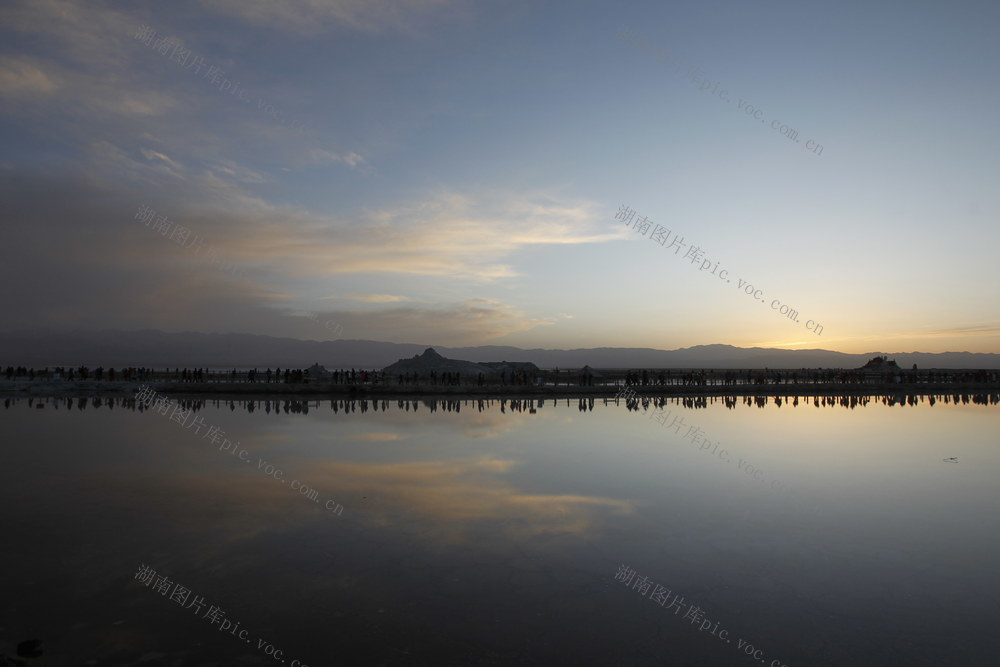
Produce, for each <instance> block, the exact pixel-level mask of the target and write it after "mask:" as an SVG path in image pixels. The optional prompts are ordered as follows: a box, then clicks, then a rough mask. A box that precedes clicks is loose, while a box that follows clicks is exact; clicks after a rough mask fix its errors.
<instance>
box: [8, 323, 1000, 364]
mask: <svg viewBox="0 0 1000 667" xmlns="http://www.w3.org/2000/svg"><path fill="white" fill-rule="evenodd" d="M427 347H428V346H427V345H425V344H416V343H412V344H411V343H385V342H380V341H370V340H337V341H326V342H319V341H313V340H298V339H294V338H275V337H272V336H258V335H253V334H214V333H165V332H163V331H157V330H144V331H103V332H94V331H87V332H84V331H80V332H58V333H56V332H23V333H0V366H3V367H6V366H8V365H25V366H35V367H40V366H41V367H44V366H79V365H81V364H82V365H87V366H99V365H103V366H116V367H120V366H154V367H157V368H163V367H168V366H169V367H171V368H172V367H176V366H188V367H194V366H206V367H213V368H226V367H234V366H235V367H237V368H244V367H252V366H257V367H259V368H267V367H275V366H281V367H283V368H284V367H293V368H305V367H307V366H311V365H312V364H314V363H316V362H318V363H320V364H323V365H324V366H326V367H327V368H352V367H353V368H383V367H385V366H388V365H389V364H392V363H394V362H396V361H398V360H399V359H407V358H410V357H413V356H414V355H418V354H421V353H423V351H424V350H425V349H427ZM434 348H435V349H436V350H437V351H438V352H440V353H441V354H442V355H443V356H446V357H448V358H449V359H461V360H464V361H472V362H477V363H478V362H485V361H504V360H505V361H530V362H533V363H535V364H537V365H538V366H539V367H540V368H554V367H559V368H582V367H583V366H584V365H587V364H589V365H590V366H592V367H594V368H764V367H768V368H859V367H861V366H863V365H864V364H865V363H867V362H868V361H869V360H870V359H871V358H872V357H874V356H881V355H888V356H889V357H890V358H892V359H895V360H896V362H897V363H898V364H899V365H900V366H901V367H902V368H904V369H908V368H910V367H911V366H912V365H913V364H917V366H918V367H919V368H955V369H961V368H990V369H1000V355H998V354H982V353H975V354H974V353H969V352H944V353H940V354H931V353H923V352H912V353H904V352H879V351H871V352H865V353H863V354H844V353H842V352H833V351H830V350H820V349H815V350H782V349H776V348H763V347H751V348H742V347H734V346H732V345H718V344H716V345H696V346H694V347H687V348H681V349H677V350H655V349H652V348H617V347H597V348H589V349H573V350H545V349H530V350H524V349H521V348H517V347H511V346H501V345H483V346H478V347H454V348H449V347H443V346H440V345H435V346H434Z"/></svg>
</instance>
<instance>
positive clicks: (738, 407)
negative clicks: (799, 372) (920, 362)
mask: <svg viewBox="0 0 1000 667" xmlns="http://www.w3.org/2000/svg"><path fill="white" fill-rule="evenodd" d="M70 400H72V404H71V405H70V402H69V400H68V399H66V398H60V399H38V398H36V399H34V400H33V401H32V402H31V404H29V401H28V400H27V399H17V400H13V399H8V400H7V401H6V402H5V403H4V404H3V406H2V407H0V433H2V436H0V437H2V443H3V444H2V446H0V451H2V455H3V462H4V464H5V465H4V467H5V470H6V474H5V475H4V480H3V483H2V487H0V488H2V491H0V493H2V500H3V502H2V504H0V512H2V526H3V538H2V539H3V550H2V554H3V555H2V562H3V565H4V567H3V569H2V573H0V582H2V592H3V595H2V597H0V653H6V654H7V655H14V652H15V649H16V645H17V643H18V642H19V641H22V640H26V639H41V640H42V641H43V642H44V650H45V655H44V657H43V658H41V659H39V660H38V661H37V662H36V663H35V664H44V665H46V666H47V667H61V666H63V665H67V666H68V665H73V666H74V667H75V666H79V665H85V664H86V665H138V664H141V665H147V666H156V665H193V666H206V667H208V666H210V665H237V664H240V665H281V664H285V665H291V667H296V666H298V667H301V666H302V665H309V666H311V667H326V666H329V665H334V664H359V665H366V664H371V665H511V664H513V665H529V664H537V665H582V664H588V665H589V664H594V665H654V664H655V665H662V664H670V665H706V666H707V665H715V666H717V665H754V664H764V665H772V666H773V667H777V666H779V665H788V666H789V667H793V666H794V667H811V666H815V665H882V666H884V665H908V666H912V665H995V664H998V660H1000V658H998V657H997V656H998V655H1000V633H997V631H996V625H997V622H998V621H1000V603H998V599H1000V484H998V477H1000V475H998V473H1000V447H998V434H1000V405H997V402H996V397H995V396H994V397H987V400H985V401H984V400H982V397H979V399H976V400H970V401H968V402H964V401H962V400H961V399H959V400H958V402H956V401H955V400H954V399H953V398H951V397H949V400H948V402H945V401H944V400H943V397H938V400H936V401H935V402H934V404H933V405H932V404H931V403H930V401H929V400H928V398H926V397H923V398H917V399H915V401H914V403H915V404H910V403H906V402H903V403H898V402H893V401H886V400H883V399H881V398H877V399H876V398H873V399H870V400H869V399H863V400H860V401H856V404H854V405H852V404H850V403H854V402H852V401H851V399H846V400H847V401H848V402H849V404H848V405H842V404H841V402H840V399H837V401H836V402H834V401H829V403H828V401H826V400H825V399H822V398H819V399H814V398H812V397H809V398H805V397H802V398H799V399H791V400H785V399H781V400H780V404H778V403H776V401H775V399H773V398H769V399H761V400H759V401H756V400H754V399H743V398H737V399H732V400H731V401H726V400H723V399H720V398H715V399H712V398H709V399H703V400H704V402H703V403H698V404H696V405H691V404H688V405H684V404H683V403H680V404H679V403H677V402H667V404H666V406H665V407H664V408H662V409H661V408H658V407H656V406H655V405H653V404H650V405H648V406H644V405H643V404H642V403H640V404H638V405H629V406H626V405H625V404H624V403H622V402H619V403H617V404H616V403H615V401H614V400H613V399H612V400H609V401H608V402H605V401H604V400H603V399H596V400H595V401H590V400H585V401H583V402H581V401H580V400H578V399H568V400H567V399H565V398H563V399H559V400H557V401H553V399H547V400H545V401H544V402H543V403H542V404H541V405H539V401H538V400H534V401H531V400H528V401H520V402H518V401H514V402H511V401H510V400H507V401H498V400H493V401H485V402H480V401H478V400H462V401H454V400H452V401H441V400H440V399H438V400H434V399H428V400H426V401H404V402H398V401H395V400H392V401H385V402H383V401H381V400H380V401H378V402H375V403H373V402H372V401H365V402H361V401H355V402H353V403H351V402H345V401H334V402H332V403H331V402H330V401H317V400H311V401H308V402H305V401H301V402H288V401H286V400H284V399H282V400H280V401H273V402H267V401H254V402H246V401H235V402H229V401H222V400H219V401H215V400H209V401H207V402H206V401H202V402H201V403H199V405H198V406H197V409H196V410H194V411H189V412H188V411H183V410H174V409H173V408H172V407H171V408H169V409H164V410H163V413H162V414H161V410H157V409H150V408H143V409H142V410H137V409H135V408H136V405H135V402H134V401H130V402H125V404H123V403H122V401H121V400H120V399H117V400H113V399H108V398H105V399H86V401H85V402H83V401H82V399H70ZM81 402H83V406H82V409H81ZM98 403H99V404H98Z"/></svg>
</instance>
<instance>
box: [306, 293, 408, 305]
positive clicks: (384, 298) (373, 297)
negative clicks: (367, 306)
mask: <svg viewBox="0 0 1000 667" xmlns="http://www.w3.org/2000/svg"><path fill="white" fill-rule="evenodd" d="M324 298H326V299H341V298H343V299H350V300H351V301H364V302H365V303H398V302H400V301H410V298H409V297H405V296H396V295H394V294H350V295H347V296H344V297H339V296H328V297H324Z"/></svg>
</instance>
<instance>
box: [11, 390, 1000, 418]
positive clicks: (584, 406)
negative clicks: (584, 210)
mask: <svg viewBox="0 0 1000 667" xmlns="http://www.w3.org/2000/svg"><path fill="white" fill-rule="evenodd" d="M174 400H176V402H177V403H178V404H179V405H180V406H181V407H182V408H183V409H185V410H189V409H190V410H196V411H197V410H200V409H203V408H205V407H206V406H212V407H215V408H229V410H230V411H235V410H237V409H239V410H245V411H246V412H249V413H253V412H255V411H257V410H261V411H263V412H264V413H266V414H271V413H274V414H276V415H277V414H286V415H288V414H301V415H308V414H309V410H310V409H312V410H317V409H321V408H323V406H324V404H326V406H327V409H329V410H332V411H333V412H334V413H339V412H343V413H345V414H349V413H355V412H360V413H362V414H363V413H366V412H368V411H369V410H371V411H372V412H379V411H381V412H387V411H388V410H390V408H391V407H392V406H393V405H395V407H396V409H398V410H400V411H404V412H410V411H413V412H416V411H417V410H418V409H419V408H420V407H423V408H424V409H427V410H429V411H430V412H432V413H434V412H438V411H441V412H455V413H459V412H461V411H462V409H463V408H464V409H466V410H477V411H479V412H484V411H489V410H499V411H500V412H501V413H503V414H506V413H507V412H508V411H510V412H516V413H522V412H527V413H530V414H536V413H537V410H538V409H540V408H543V407H545V406H546V405H551V406H553V407H555V406H557V405H559V404H560V403H564V404H565V405H566V406H567V407H569V406H570V405H571V403H572V402H574V401H575V402H576V406H577V409H578V410H579V411H580V412H587V411H593V409H594V403H595V401H598V402H600V403H602V404H603V405H606V406H607V405H619V404H621V405H624V406H625V408H626V409H627V410H629V411H638V410H640V409H641V410H648V409H649V408H650V407H654V408H662V407H664V406H667V405H676V406H683V407H685V408H689V409H698V408H707V407H709V406H711V405H716V404H721V405H724V406H725V407H727V408H729V409H735V408H737V407H739V406H741V405H744V406H747V407H757V408H764V407H767V406H768V405H774V407H777V408H780V407H782V406H791V407H798V406H799V405H800V404H801V405H810V404H811V405H813V406H814V407H843V408H851V409H854V408H858V407H865V406H868V405H875V404H882V405H888V406H897V405H899V406H907V405H909V406H917V405H924V404H926V405H930V406H933V405H935V404H937V403H944V404H945V405H948V404H955V405H959V404H962V405H969V404H972V405H997V404H1000V393H995V392H994V393H990V392H980V393H955V394H928V395H923V394H884V395H862V396H855V395H830V396H814V395H803V396H742V395H736V396H687V397H657V396H652V397H650V396H644V397H637V398H629V399H624V398H622V399H619V398H597V399H595V398H547V399H546V398H523V399H518V398H493V399H483V398H462V399H439V398H424V399H398V400H394V401H390V400H384V399H368V398H361V399H330V400H328V401H326V400H317V399H287V398H282V399H277V398H272V399H256V398H251V399H246V398H240V399H219V398H216V399H203V398H197V399H191V398H181V399H174ZM24 402H26V403H27V405H28V407H30V408H38V409H43V408H51V409H53V410H59V409H60V408H62V409H66V410H73V409H77V410H85V409H87V407H88V406H89V407H90V408H91V409H99V408H101V407H105V408H107V409H109V410H112V409H114V408H116V407H118V408H121V409H125V410H133V411H138V412H143V411H146V410H151V409H153V408H151V407H148V406H146V405H145V404H143V403H142V402H141V401H137V400H136V399H135V398H132V397H117V396H89V397H88V396H82V397H72V396H70V397H28V398H23V397H13V398H5V399H4V402H3V405H4V408H11V407H13V406H16V405H19V404H20V403H24Z"/></svg>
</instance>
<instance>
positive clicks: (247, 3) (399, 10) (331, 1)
mask: <svg viewBox="0 0 1000 667" xmlns="http://www.w3.org/2000/svg"><path fill="white" fill-rule="evenodd" d="M206 4H207V6H209V7H212V8H214V9H215V10H217V11H219V12H221V13H224V14H228V15H230V16H235V17H238V18H240V19H242V20H244V21H247V22H249V23H254V24H257V25H264V26H267V27H269V28H277V29H280V30H286V31H291V32H297V33H301V34H304V35H316V34H319V33H322V32H324V31H325V30H327V29H329V28H330V27H333V26H337V27H341V28H347V29H351V30H357V31H361V32H370V33H379V32H404V33H412V32H414V27H415V26H416V25H417V23H418V21H419V20H420V19H423V18H432V17H438V16H441V15H442V14H444V13H445V12H446V11H447V12H448V13H449V14H451V15H455V14H457V11H458V10H459V9H460V8H461V6H462V3H459V2H456V1H455V0H282V1H281V2H273V1H272V0H206Z"/></svg>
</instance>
